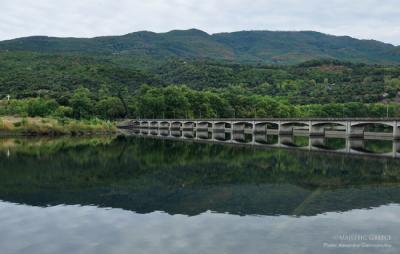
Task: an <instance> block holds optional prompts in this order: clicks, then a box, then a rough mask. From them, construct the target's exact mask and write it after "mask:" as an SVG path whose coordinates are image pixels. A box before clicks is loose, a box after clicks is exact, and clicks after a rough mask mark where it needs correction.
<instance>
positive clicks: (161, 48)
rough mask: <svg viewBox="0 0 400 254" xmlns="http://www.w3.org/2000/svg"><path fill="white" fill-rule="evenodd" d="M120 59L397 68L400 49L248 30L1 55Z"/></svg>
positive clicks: (63, 44)
mask: <svg viewBox="0 0 400 254" xmlns="http://www.w3.org/2000/svg"><path fill="white" fill-rule="evenodd" d="M7 50H8V51H21V50H22V51H36V52H47V53H55V52H57V53H85V54H119V55H128V56H135V57H150V58H154V59H160V58H170V57H183V58H210V59H215V60H231V61H237V62H262V63H280V64H287V63H291V64H292V63H300V62H303V61H307V60H312V59H320V58H334V59H338V60H345V61H353V62H366V63H380V64H382V63H383V64H388V63H389V64H390V63H391V64H393V63H395V64H398V63H400V53H399V51H400V50H399V48H398V47H395V46H393V45H391V44H386V43H382V42H378V41H373V40H358V39H354V38H351V37H348V36H331V35H327V34H322V33H318V32H310V31H303V32H272V31H244V32H235V33H220V34H214V35H209V34H207V33H205V32H203V31H200V30H196V29H191V30H184V31H182V30H174V31H171V32H168V33H152V32H136V33H131V34H127V35H123V36H107V37H96V38H90V39H86V38H54V37H44V36H35V37H27V38H20V39H14V40H8V41H3V42H0V51H7Z"/></svg>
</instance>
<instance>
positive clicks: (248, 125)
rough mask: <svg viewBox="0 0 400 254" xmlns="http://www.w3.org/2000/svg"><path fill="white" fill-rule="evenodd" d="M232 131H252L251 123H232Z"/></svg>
mask: <svg viewBox="0 0 400 254" xmlns="http://www.w3.org/2000/svg"><path fill="white" fill-rule="evenodd" d="M232 125H233V131H245V130H246V129H253V127H254V126H253V123H252V122H248V121H238V122H233V123H232Z"/></svg>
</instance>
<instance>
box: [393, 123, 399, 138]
mask: <svg viewBox="0 0 400 254" xmlns="http://www.w3.org/2000/svg"><path fill="white" fill-rule="evenodd" d="M393 138H394V139H400V123H399V122H397V121H395V122H394V123H393Z"/></svg>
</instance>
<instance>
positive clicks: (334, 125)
mask: <svg viewBox="0 0 400 254" xmlns="http://www.w3.org/2000/svg"><path fill="white" fill-rule="evenodd" d="M339 127H341V128H342V130H341V131H343V132H346V128H347V124H346V123H345V122H312V123H311V127H310V136H324V135H325V132H326V130H329V129H333V130H336V131H339Z"/></svg>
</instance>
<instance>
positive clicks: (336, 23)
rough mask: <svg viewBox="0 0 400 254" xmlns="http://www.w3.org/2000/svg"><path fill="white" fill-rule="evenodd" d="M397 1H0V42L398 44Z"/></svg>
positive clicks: (398, 20) (398, 12)
mask: <svg viewBox="0 0 400 254" xmlns="http://www.w3.org/2000/svg"><path fill="white" fill-rule="evenodd" d="M399 4H400V3H399V1H398V0H384V1H383V0H330V1H322V0H201V1H199V0H0V40H5V39H12V38H16V37H24V36H30V35H49V36H60V37H94V36H101V35H121V34H126V33H130V32H135V31H140V30H149V31H155V32H166V31H169V30H172V29H187V28H198V29H201V30H204V31H206V32H208V33H217V32H231V31H239V30H316V31H320V32H324V33H329V34H335V35H350V36H353V37H356V38H362V39H376V40H381V41H384V42H388V43H392V44H395V45H400V7H399Z"/></svg>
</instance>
